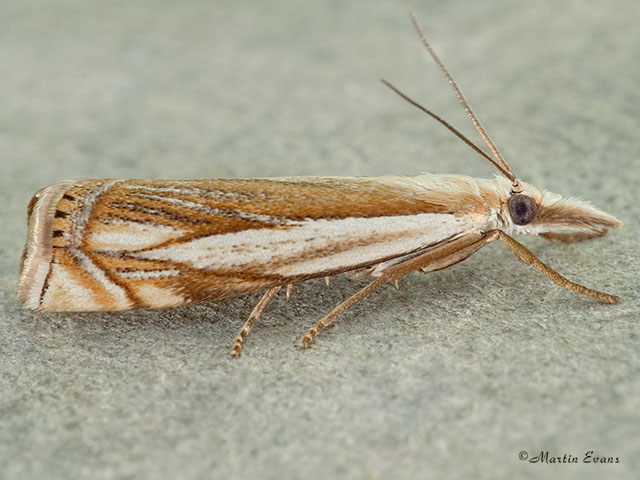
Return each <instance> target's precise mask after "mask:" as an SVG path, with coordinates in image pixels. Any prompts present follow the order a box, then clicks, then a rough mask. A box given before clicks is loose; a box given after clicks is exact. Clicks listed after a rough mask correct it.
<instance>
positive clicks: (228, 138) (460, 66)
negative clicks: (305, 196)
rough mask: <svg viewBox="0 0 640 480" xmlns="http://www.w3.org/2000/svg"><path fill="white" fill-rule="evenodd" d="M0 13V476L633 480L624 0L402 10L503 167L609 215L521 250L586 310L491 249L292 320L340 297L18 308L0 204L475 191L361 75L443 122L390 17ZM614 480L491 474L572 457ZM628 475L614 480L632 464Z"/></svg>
mask: <svg viewBox="0 0 640 480" xmlns="http://www.w3.org/2000/svg"><path fill="white" fill-rule="evenodd" d="M346 4H347V2H338V1H324V2H315V3H314V4H311V3H310V2H297V1H294V0H283V1H279V2H270V1H267V2H237V1H216V2H206V1H186V2H170V1H158V0H156V1H143V0H138V1H135V0H134V1H132V2H120V1H115V2H100V3H97V4H95V5H91V6H90V5H89V4H87V3H86V2H80V1H72V0H60V1H56V2H49V1H40V2H37V1H33V2H32V1H30V2H23V1H18V0H6V1H4V2H3V4H2V7H0V8H1V11H2V13H1V15H0V202H1V203H0V205H2V208H1V209H0V222H1V225H0V252H1V255H0V319H1V321H2V324H1V325H2V326H1V328H0V478H3V479H35V478H47V479H74V478H92V479H101V478H105V479H107V478H109V479H111V478H154V479H164V478H167V479H168V478H171V479H173V478H182V479H196V478H225V477H226V478H273V479H275V478H278V479H279V478H302V477H304V478H318V479H320V478H323V479H324V478H363V479H369V478H371V479H375V478H451V479H456V478H470V477H471V476H473V477H474V478H491V479H495V478H523V479H526V478H549V477H562V478H576V479H577V478H580V479H582V478H605V477H607V478H634V473H635V475H637V472H638V471H640V460H639V458H640V447H639V442H640V440H639V438H640V435H639V434H640V432H639V429H640V420H639V414H638V412H639V411H640V408H639V407H640V403H639V398H640V381H639V373H640V340H639V338H640V337H639V327H638V317H639V315H638V313H639V311H640V308H639V303H640V301H639V296H638V293H637V291H638V288H637V287H638V273H639V262H638V259H639V258H638V257H639V255H638V250H639V249H638V246H639V242H638V238H639V236H640V229H639V228H638V219H639V215H640V214H639V212H640V210H639V209H638V205H639V204H640V197H639V194H638V179H639V178H640V173H639V172H640V169H639V168H638V158H640V143H639V141H638V132H639V131H640V120H639V115H638V111H639V110H638V105H639V100H640V97H639V93H638V92H639V91H640V89H639V88H638V86H639V85H640V83H639V80H640V53H639V52H640V31H639V30H638V28H637V21H636V20H637V18H638V16H639V15H640V8H639V7H638V5H637V2H635V1H632V0H628V1H626V0H613V1H609V2H598V1H568V2H555V1H551V0H548V1H544V0H543V1H536V2H526V3H525V2H509V1H506V0H502V1H488V2H461V1H460V2H445V1H442V2H437V1H436V2H415V3H414V8H415V9H416V10H417V12H418V15H419V17H420V19H421V21H422V23H423V25H424V27H425V29H426V31H427V32H428V34H429V35H430V37H431V39H432V41H433V43H434V45H435V47H436V48H437V49H438V51H439V52H440V54H441V56H442V57H443V58H444V59H445V61H446V63H447V65H448V66H449V67H450V69H451V70H452V71H453V73H454V74H455V75H456V78H457V79H458V81H459V83H460V84H461V86H462V87H463V89H464V91H465V93H466V95H467V96H468V98H470V99H471V101H472V104H473V105H474V107H475V109H476V110H477V112H478V113H479V115H480V117H481V119H482V120H483V121H484V123H485V124H486V125H487V126H488V127H489V130H490V132H491V133H492V135H493V137H494V138H495V139H496V140H497V141H498V143H499V144H500V146H501V147H502V149H503V151H504V153H505V154H506V156H507V158H508V159H510V162H511V165H512V167H513V169H514V171H515V172H516V173H518V174H519V175H520V176H521V177H522V179H523V180H525V181H529V182H531V183H534V184H539V185H544V186H545V187H546V188H548V189H550V190H553V191H557V192H559V193H564V194H570V195H576V196H582V197H585V198H588V199H590V200H591V201H593V202H594V203H595V204H596V205H597V206H599V207H601V208H602V209H604V210H606V211H608V212H609V213H612V214H614V215H616V216H618V217H619V218H620V219H622V220H623V221H624V222H625V227H624V228H623V229H622V230H620V231H617V232H613V233H612V234H611V235H609V236H607V237H604V238H601V239H597V240H593V241H590V242H585V243H582V244H574V245H557V244H550V243H547V242H545V241H544V240H542V239H524V241H525V243H526V244H527V245H528V246H530V248H531V249H533V250H534V251H535V252H536V253H537V254H538V255H539V256H540V257H541V258H542V259H543V260H545V261H547V262H548V263H549V264H551V265H552V266H553V267H555V268H556V269H557V270H558V271H560V272H562V273H564V274H566V275H567V276H569V277H570V278H572V279H574V280H576V281H581V282H584V283H586V284H588V285H590V286H593V287H596V288H600V289H603V290H606V291H611V292H614V293H617V294H619V295H621V296H622V297H623V302H622V303H621V304H619V305H616V306H601V305H598V304H597V303H595V302H593V301H591V300H589V299H586V298H581V297H579V296H577V295H574V294H572V293H570V292H567V291H563V290H562V289H560V288H556V287H555V286H554V285H553V284H551V283H550V282H549V281H548V280H547V279H545V278H544V277H542V276H541V275H539V274H538V273H537V272H535V271H534V270H533V269H531V268H528V267H526V266H525V265H523V264H521V263H519V262H518V261H517V260H516V259H515V258H514V257H513V256H512V255H511V254H509V253H508V251H507V250H506V249H505V248H504V247H503V246H501V245H491V246H489V247H487V248H485V249H483V250H482V251H481V252H479V253H477V254H476V255H475V256H474V257H473V258H471V259H469V260H468V261H465V262H464V263H462V264H460V265H458V266H456V267H455V268H453V269H451V270H448V271H444V272H439V273H435V274H431V275H428V276H420V275H411V276H410V277H409V278H407V279H405V280H403V282H402V287H401V289H400V290H399V291H397V292H396V291H395V290H394V289H393V288H392V287H391V286H388V287H386V288H383V289H382V290H381V291H379V292H377V293H376V294H375V295H373V296H372V297H370V298H369V299H367V300H366V301H364V302H362V303H361V304H360V305H358V306H357V307H356V308H354V309H353V310H352V311H350V312H348V313H347V314H345V315H343V316H342V317H341V318H340V319H339V321H338V322H337V324H336V325H335V327H334V328H331V329H329V330H328V331H326V332H323V334H322V335H321V336H320V337H319V338H318V341H317V342H316V343H315V344H314V346H313V348H312V349H310V350H307V351H302V350H300V349H299V348H298V345H299V341H300V339H301V337H302V335H303V333H304V332H305V330H306V329H307V328H308V327H309V326H310V325H311V324H312V323H313V322H314V321H316V320H317V319H318V318H319V317H320V316H321V315H322V314H323V313H325V312H327V311H328V310H330V309H331V307H332V306H334V305H335V304H336V303H338V302H339V301H340V300H341V299H343V298H345V297H346V296H348V295H349V294H350V293H352V292H354V291H355V290H356V289H357V288H358V287H359V285H358V284H357V283H354V282H351V281H349V280H347V279H343V278H336V279H335V281H333V282H332V284H331V286H330V287H328V288H327V287H325V286H324V282H323V280H322V279H319V280H317V281H310V282H308V283H306V284H304V285H301V286H299V287H297V288H296V289H295V290H294V295H293V297H292V299H291V301H289V302H287V301H286V300H285V299H284V296H281V297H278V298H277V299H276V300H275V301H274V302H273V304H272V305H271V306H270V307H269V308H268V310H267V312H266V314H265V317H264V320H263V321H261V322H260V323H259V324H258V325H257V327H256V328H255V330H254V332H253V333H252V335H251V336H250V338H249V341H248V344H247V346H246V349H245V351H244V355H243V357H242V358H241V359H240V360H239V361H232V360H231V359H230V358H229V357H228V350H229V347H230V344H231V340H232V338H233V336H234V334H235V333H236V331H237V330H238V328H239V327H240V325H241V324H242V322H243V321H244V319H245V318H246V316H247V315H248V313H249V311H250V310H251V308H252V305H253V304H254V303H255V302H256V301H257V299H258V295H257V294H256V295H249V296H246V297H241V298H235V299H230V300H228V301H224V302H220V303H217V304H211V305H196V306H192V307H188V308H181V309H176V310H170V311H158V312H153V311H144V312H127V313H118V314H74V315H71V314H35V313H31V312H27V311H23V310H21V308H20V306H19V304H18V302H17V300H16V293H17V270H18V260H19V257H20V253H21V249H22V244H23V241H24V236H25V209H26V205H27V203H28V201H29V198H30V196H31V194H32V193H33V192H34V191H35V190H36V189H38V188H40V187H42V186H44V185H47V184H51V183H55V182H57V181H58V180H60V179H65V178H80V177H126V178H135V177H148V178H163V177H165V178H201V177H251V176H274V175H303V174H316V175H380V174H385V173H398V174H408V173H416V172H419V171H431V172H451V173H466V174H470V175H474V176H490V175H493V171H492V170H491V167H490V166H489V165H485V163H484V162H483V161H482V160H481V159H478V158H476V157H475V156H474V154H473V152H471V151H470V150H469V149H468V148H467V147H465V146H464V145H462V144H461V143H460V142H459V141H457V140H456V139H455V138H454V137H453V136H452V135H450V134H449V133H448V132H446V131H445V130H444V129H443V128H441V127H440V126H438V125H437V124H435V122H433V121H431V120H429V119H428V118H426V117H424V116H422V115H421V114H420V113H419V112H417V111H416V110H414V109H412V108H411V107H410V106H408V105H406V104H405V103H403V102H402V101H401V100H400V99H398V98H397V97H395V96H394V95H393V94H392V93H391V92H389V91H388V90H386V89H385V88H384V87H383V86H382V85H380V84H379V82H378V78H380V77H385V78H388V79H389V80H392V81H394V82H396V83H397V84H398V85H399V86H401V87H402V88H404V89H405V90H406V91H407V92H409V93H411V94H412V95H414V96H415V97H417V98H419V99H420V100H422V101H423V102H424V103H425V104H427V105H428V106H430V107H431V108H433V109H434V110H435V111H436V112H439V113H441V114H443V115H444V116H445V117H446V118H448V119H449V120H451V121H452V122H453V123H454V124H455V125H459V126H461V127H463V130H464V131H466V132H471V130H472V129H471V128H470V125H469V123H468V122H467V121H466V119H465V116H464V113H463V112H462V111H461V109H460V107H459V106H458V105H457V103H456V100H455V98H454V97H453V95H452V93H451V92H450V91H449V89H448V87H447V85H446V82H444V81H443V80H442V78H441V77H440V76H439V74H438V72H437V69H436V68H435V66H434V65H433V63H431V62H429V61H427V59H426V56H425V53H424V52H423V51H422V49H421V46H420V44H419V41H418V39H417V38H416V35H415V33H414V32H413V30H412V28H411V26H410V22H409V20H408V17H407V14H406V9H405V5H401V4H397V3H396V2H380V1H353V2H348V5H346ZM590 450H593V451H594V454H595V455H604V456H612V457H618V458H619V463H618V464H614V465H586V464H583V463H580V464H578V465H540V464H533V463H529V462H526V461H525V462H523V461H521V460H519V458H518V456H519V453H520V452H521V451H526V452H527V453H528V454H529V455H530V456H535V455H537V454H538V453H540V451H548V452H549V455H550V456H562V455H565V454H566V455H572V456H575V457H577V458H578V459H579V461H580V462H582V459H583V456H584V454H585V452H587V451H590ZM636 478H637V477H636Z"/></svg>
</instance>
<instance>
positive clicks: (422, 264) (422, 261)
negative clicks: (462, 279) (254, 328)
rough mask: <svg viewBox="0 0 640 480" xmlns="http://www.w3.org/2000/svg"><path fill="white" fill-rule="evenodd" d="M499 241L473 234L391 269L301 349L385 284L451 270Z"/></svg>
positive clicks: (325, 320)
mask: <svg viewBox="0 0 640 480" xmlns="http://www.w3.org/2000/svg"><path fill="white" fill-rule="evenodd" d="M497 239H498V234H497V231H496V230H491V231H489V232H486V233H471V234H469V235H465V236H464V237H461V238H458V239H457V240H453V241H452V242H449V243H447V244H445V245H441V246H439V247H437V248H434V249H433V250H429V251H427V252H425V253H423V254H421V255H418V256H416V257H413V258H411V259H409V260H406V261H404V262H402V263H396V264H395V265H391V266H390V267H388V268H387V269H386V270H384V271H383V273H382V276H380V277H378V278H376V279H375V280H373V281H371V282H370V283H369V284H368V285H367V286H366V287H364V288H363V289H361V290H359V291H357V292H356V293H355V294H353V295H352V296H351V297H349V298H347V299H346V300H345V301H343V302H342V303H340V304H339V305H338V306H336V307H335V308H334V309H333V310H331V311H330V312H329V313H328V314H326V315H325V316H324V317H322V318H321V319H320V320H319V321H318V322H317V323H316V324H315V325H314V326H313V327H311V328H310V329H309V330H308V331H307V333H306V335H305V336H304V337H303V338H302V347H303V348H307V347H309V345H311V342H312V341H313V339H314V338H315V336H316V335H318V333H320V331H322V330H324V329H325V328H326V327H327V326H329V325H330V324H331V322H333V320H334V319H335V318H336V317H337V316H338V315H340V314H341V313H342V312H344V311H345V310H347V309H349V308H351V307H352V306H353V305H355V304H356V303H358V302H359V301H360V300H362V299H363V298H365V297H366V296H368V295H369V294H370V293H372V292H373V291H374V290H376V289H377V288H378V287H379V286H380V285H382V284H383V283H385V282H388V281H396V280H399V279H400V278H402V277H403V276H405V275H406V274H407V273H410V272H412V271H414V270H421V271H423V272H424V273H427V272H433V271H436V270H442V269H444V268H447V267H450V266H452V265H455V264H456V263H458V262H461V261H462V260H464V259H465V258H467V257H468V256H470V255H471V254H472V253H474V252H476V251H477V250H479V249H480V248H482V247H484V246H485V245H487V244H488V243H491V242H493V241H494V240H497Z"/></svg>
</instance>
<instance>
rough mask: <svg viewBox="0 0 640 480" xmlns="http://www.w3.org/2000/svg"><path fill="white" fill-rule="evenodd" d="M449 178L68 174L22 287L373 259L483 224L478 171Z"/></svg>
mask: <svg viewBox="0 0 640 480" xmlns="http://www.w3.org/2000/svg"><path fill="white" fill-rule="evenodd" d="M431 177H433V181H432V182H430V181H429V179H430V178H431ZM450 178H451V181H450V183H451V182H454V183H455V182H458V183H459V182H462V183H463V184H464V183H465V182H466V184H468V185H467V187H468V188H467V190H466V193H465V195H460V194H452V192H451V191H450V190H451V188H452V187H451V185H450V184H447V182H446V181H443V177H440V176H438V177H437V178H436V176H424V175H422V176H417V177H375V178H367V177H362V178H334V177H296V178H276V179H238V180H171V181H149V180H82V181H78V182H62V183H60V184H57V185H53V186H51V187H47V188H46V189H43V190H41V191H40V192H38V193H37V194H36V195H35V196H34V200H33V201H32V204H31V205H30V213H29V217H30V219H29V237H28V240H27V245H26V247H25V255H24V260H23V271H22V276H21V285H20V298H21V300H22V302H23V304H24V305H25V306H26V307H29V308H35V309H40V310H123V309H131V308H162V307H171V306H176V305H180V304H184V303H189V302H194V301H209V300H218V299H221V298H225V297H228V296H233V295H240V294H243V293H248V292H251V291H255V290H262V289H266V288H270V287H273V286H277V285H284V284H288V283H293V282H298V281H301V280H305V279H308V278H313V277H318V276H326V275H333V274H336V273H341V272H346V271H351V270H356V269H362V268H366V267H371V266H374V265H377V264H380V263H381V262H385V261H388V260H391V259H394V258H397V257H401V256H404V255H408V254H411V253H413V252H416V251H419V250H422V249H425V248H429V247H431V246H433V245H437V244H440V243H442V242H444V241H448V240H449V239H453V238H457V237H458V236H459V235H461V234H462V233H464V232H468V231H470V229H473V228H474V225H477V222H476V223H473V222H472V221H471V216H472V215H474V214H475V215H478V214H482V215H484V214H485V211H486V205H484V202H483V200H482V198H481V197H480V195H478V193H477V192H476V191H472V190H473V188H471V186H473V185H472V182H471V180H472V179H469V178H468V177H454V176H451V177H450ZM445 180H446V178H445ZM470 182H471V183H470ZM466 184H465V185H466ZM458 186H459V185H458ZM463 187H464V185H463ZM476 190H477V188H476ZM447 197H450V198H447ZM443 199H444V200H443ZM452 199H453V200H452Z"/></svg>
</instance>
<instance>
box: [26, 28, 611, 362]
mask: <svg viewBox="0 0 640 480" xmlns="http://www.w3.org/2000/svg"><path fill="white" fill-rule="evenodd" d="M412 20H413V22H414V24H415V27H416V29H417V30H418V33H419V34H420V37H421V39H422V42H423V43H424V46H425V47H426V48H427V50H428V52H429V53H430V54H431V56H432V57H433V59H434V60H435V62H436V63H437V64H438V66H439V68H440V70H441V71H442V72H443V74H444V76H445V77H446V78H447V80H448V81H449V83H450V85H451V86H452V88H453V90H454V92H455V93H456V95H457V96H458V99H459V100H460V102H461V103H462V105H463V107H464V108H465V110H466V112H467V114H468V116H469V118H470V119H471V121H472V122H473V124H474V126H475V127H476V130H477V131H478V133H479V134H480V136H481V137H482V138H483V140H484V141H485V143H486V145H487V147H488V148H489V150H490V153H486V152H485V151H484V150H483V149H482V148H480V147H478V146H477V145H475V144H474V143H473V142H471V141H470V140H469V139H467V138H466V137H464V135H462V134H461V133H460V132H459V131H458V130H456V129H455V128H454V127H453V126H451V125H450V124H449V123H447V122H446V121H445V120H443V119H442V118H441V117H439V116H438V115H436V114H434V113H433V112H431V111H430V110H428V109H426V108H424V107H423V106H421V105H419V104H418V103H417V102H415V101H414V100H412V99H411V98H409V97H408V96H406V95H405V94H403V93H402V92H400V91H399V90H398V89H396V88H395V87H393V86H392V85H391V84H389V83H388V82H386V81H383V82H384V83H385V84H386V85H387V86H389V87H390V88H391V89H393V90H394V91H395V92H396V93H398V94H399V95H401V96H402V97H403V98H405V99H406V100H407V101H409V102H410V103H412V104H414V105H415V106H417V107H418V108H420V109H421V110H422V111H424V112H425V113H427V114H428V115H430V116H432V117H433V118H435V119H436V120H437V121H438V122H440V123H442V124H443V125H444V126H445V127H446V128H448V129H449V130H450V131H452V132H453V133H454V134H455V135H457V136H458V137H459V138H461V139H462V140H463V141H464V142H465V143H467V144H468V145H469V146H470V147H471V148H473V149H474V150H475V151H476V152H477V153H478V154H479V155H481V156H482V157H483V158H485V159H486V160H488V161H489V162H490V163H491V164H493V165H494V166H495V167H496V169H497V170H498V172H499V175H496V176H495V177H494V178H492V179H477V178H471V177H467V176H463V175H441V174H437V175H436V174H428V173H423V174H419V175H414V176H383V177H352V178H349V177H283V178H257V179H226V180H166V181H164V180H113V179H87V180H78V181H63V182H60V183H58V184H56V185H52V186H49V187H46V188H43V189H42V190H40V191H38V192H37V193H36V194H35V195H34V196H33V198H32V200H31V202H30V204H29V207H28V233H27V241H26V245H25V249H24V253H23V258H22V264H21V273H20V287H19V298H20V301H21V302H22V304H23V306H24V307H25V308H29V309H34V310H41V311H111V310H128V309H136V308H168V307H174V306H178V305H184V304H187V303H191V302H202V301H215V300H220V299H223V298H227V297H231V296H235V295H242V294H246V293H250V292H254V291H265V294H264V296H263V297H262V299H261V300H260V301H259V302H258V304H257V305H256V307H255V308H254V310H253V312H252V313H251V315H250V316H249V319H248V320H247V321H246V322H245V324H244V325H243V327H242V329H241V330H240V332H239V333H238V335H237V336H236V338H235V340H234V342H233V346H232V350H231V354H232V355H233V356H237V355H238V354H239V353H240V350H241V348H242V344H243V341H244V339H245V337H246V335H247V334H248V333H249V331H250V330H251V327H252V326H253V324H254V322H255V321H256V320H257V319H258V318H259V317H260V314H261V313H262V311H263V310H264V308H265V306H266V305H267V303H268V302H269V300H270V299H271V298H272V297H273V296H274V295H275V294H276V293H277V292H278V290H279V289H281V288H282V287H286V292H287V296H288V295H289V294H290V292H291V287H292V285H294V284H295V283H298V282H302V281H304V280H308V279H311V278H316V277H325V278H328V277H330V276H332V275H336V274H339V273H350V274H352V275H354V276H359V277H364V276H372V277H373V280H372V281H371V282H370V283H369V284H368V285H366V286H365V287H364V288H362V289H361V290H360V291H358V292H357V293H355V294H354V295H353V296H351V297H350V298H348V299H347V300H345V301H344V302H342V303H341V304H339V305H338V306H336V307H335V308H334V309H333V310H332V311H331V312H329V313H328V314H327V315H326V316H324V317H323V318H322V319H320V320H319V321H318V322H317V323H316V324H315V325H314V326H313V327H312V328H311V329H309V331H308V332H307V334H306V335H305V336H304V338H303V340H302V346H303V347H308V346H309V345H310V343H311V341H312V340H313V338H314V337H315V336H316V335H317V334H318V332H320V331H321V330H322V329H323V328H325V327H326V326H328V325H329V324H330V323H331V322H332V321H333V320H334V319H335V317H337V316H338V315H339V314H340V313H341V312H343V311H344V310H346V309H347V308H349V307H351V306H352V305H354V304H355V303H356V302H358V301H360V300H361V299H363V298H364V297H366V296H367V295H369V294H370V293H371V292H373V291H374V290H375V289H376V288H378V287H379V286H381V285H382V284H384V283H386V282H389V281H395V282H397V280H398V279H400V278H401V277H403V276H404V275H406V274H408V273H410V272H412V271H419V272H422V273H429V272H433V271H436V270H441V269H444V268H448V267H450V266H453V265H455V264H456V263H458V262H461V261H463V260H465V259H466V258H467V257H469V256H470V255H471V254H473V253H474V252H476V251H477V250H479V249H480V248H482V247H483V246H485V245H487V244H488V243H491V242H493V241H496V240H499V241H501V242H502V243H504V245H505V246H506V247H507V248H508V249H509V250H511V251H512V252H513V253H514V254H515V255H516V256H517V257H518V258H519V259H521V260H522V261H524V262H525V263H528V264H530V265H532V266H533V267H535V268H536V269H538V270H539V271H540V272H542V273H543V274H544V275H546V276H547V277H549V278H550V279H551V280H552V281H554V282H555V283H556V284H558V285H560V286H562V287H565V288H568V289H570V290H573V291H574V292H577V293H580V294H584V295H587V296H590V297H593V298H595V299H596V300H598V301H599V302H602V303H616V302H617V301H618V297H616V296H615V295H611V294H607V293H603V292H599V291H596V290H592V289H590V288H587V287H585V286H582V285H579V284H576V283H573V282H571V281H569V280H568V279H566V278H565V277H563V276H562V275H560V274H559V273H557V272H555V271H554V270H552V269H551V268H550V267H548V266H547V265H545V264H544V263H542V262H541V261H540V260H539V259H538V258H536V256H535V255H534V254H533V253H532V252H530V251H529V250H528V249H527V248H526V247H524V246H523V245H522V244H520V243H518V242H517V241H516V240H514V239H513V238H512V237H511V235H512V234H522V235H541V236H543V237H545V238H547V239H548V240H553V241H556V240H558V241H563V242H574V241H580V240H584V239H587V238H592V237H599V236H601V235H604V234H605V233H606V232H607V229H608V228H616V227H619V226H621V222H620V221H618V220H617V219H615V218H614V217H612V216H611V215H608V214H606V213H604V212H602V211H600V210H597V209H596V208H594V207H593V206H591V205H590V204H589V203H587V202H584V201H580V200H576V199H573V198H565V197H561V196H560V195H557V194H555V193H551V192H548V191H544V190H541V189H539V188H536V187H534V186H532V185H529V184H526V183H524V182H521V181H520V180H518V178H517V177H516V176H515V175H514V174H513V172H512V171H511V169H510V168H509V166H508V165H507V163H506V162H505V160H504V159H503V157H502V155H501V154H500V152H499V151H498V149H497V147H496V146H495V144H494V143H493V141H492V140H491V139H490V138H489V136H488V135H487V133H486V131H485V130H484V128H483V127H482V125H481V124H480V122H479V121H478V119H477V117H476V116H475V114H474V113H473V112H472V111H471V108H470V107H469V105H468V103H467V102H466V100H465V98H464V97H463V95H462V93H461V92H460V89H459V88H458V86H457V85H456V83H455V82H454V80H453V78H452V77H451V75H450V74H449V72H448V71H447V69H446V68H445V67H444V65H443V64H442V62H441V61H440V59H439V58H438V56H437V55H436V53H435V52H434V51H433V49H432V48H431V46H430V44H429V43H428V41H427V40H426V38H425V37H424V35H423V34H422V32H421V30H420V27H419V26H418V24H417V21H416V19H415V16H414V15H412Z"/></svg>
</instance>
